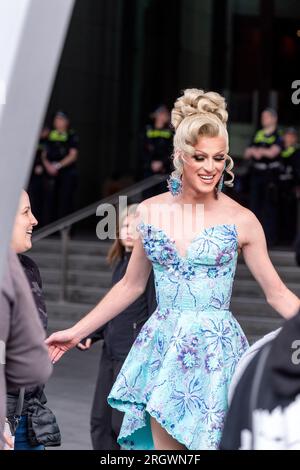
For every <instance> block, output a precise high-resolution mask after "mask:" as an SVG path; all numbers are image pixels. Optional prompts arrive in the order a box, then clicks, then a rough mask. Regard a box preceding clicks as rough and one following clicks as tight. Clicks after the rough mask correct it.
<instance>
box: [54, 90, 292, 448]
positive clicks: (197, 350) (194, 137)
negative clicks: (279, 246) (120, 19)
mask: <svg viewBox="0 0 300 470" xmlns="http://www.w3.org/2000/svg"><path fill="white" fill-rule="evenodd" d="M226 122H227V112H226V104H225V100H224V98H223V97H221V96H220V95H219V94H218V93H213V92H208V93H204V92H203V91H202V90H197V89H188V90H185V92H184V94H183V96H181V97H180V98H178V100H177V101H176V103H175V106H174V109H173V111H172V124H173V126H174V129H175V131H176V132H175V136H174V154H173V163H174V168H175V171H174V172H173V173H172V175H171V178H170V180H169V191H168V192H165V193H163V194H160V195H158V196H155V197H153V198H150V199H147V200H145V201H144V202H143V203H142V204H141V205H140V210H139V220H138V221H137V222H138V223H137V232H138V235H139V236H138V237H137V239H136V241H135V245H134V250H133V253H132V256H131V259H130V262H129V265H128V268H127V271H126V273H125V275H124V277H123V278H122V279H121V281H119V282H118V283H117V284H116V285H115V286H114V287H113V288H112V289H111V290H110V291H109V292H108V294H107V295H106V296H105V297H104V299H102V300H101V302H99V304H98V305H97V306H96V307H95V308H94V309H93V310H92V311H91V312H90V313H89V314H88V315H87V316H85V317H84V318H83V319H82V320H80V321H79V322H78V323H77V324H76V325H74V326H73V327H71V328H70V329H68V330H64V331H61V332H57V333H54V334H53V335H52V336H50V337H49V338H48V340H47V343H48V345H49V351H50V356H51V359H52V360H53V361H54V362H56V361H57V360H59V358H60V357H61V356H62V355H63V354H64V353H65V352H66V351H67V350H69V349H71V348H72V347H73V346H75V345H76V344H77V343H78V342H79V341H80V340H81V339H82V338H84V337H86V336H88V334H90V333H91V332H92V331H94V330H96V329H97V328H99V327H100V326H101V325H103V324H105V323H106V322H107V321H109V320H111V319H112V318H113V317H115V316H116V315H118V313H119V312H121V311H122V310H124V309H125V308H126V307H127V306H128V305H130V304H131V303H132V302H134V301H135V300H136V299H137V298H138V297H139V296H140V295H141V293H142V292H143V291H144V289H145V286H146V284H147V280H148V276H149V274H150V271H151V266H153V269H154V274H155V287H156V297H157V303H158V307H157V309H156V310H155V312H154V313H153V314H152V316H151V317H150V318H149V320H148V321H147V322H146V324H145V325H144V327H143V328H142V330H141V332H140V334H139V336H138V337H137V339H136V341H135V343H134V344H133V346H132V349H131V350H130V352H129V355H128V356H127V359H126V361H125V363H124V365H123V367H122V369H121V371H120V374H119V376H118V377H117V380H116V382H115V384H114V386H113V388H112V390H111V392H110V395H109V397H108V401H109V404H110V405H111V406H113V407H115V408H117V409H119V410H121V411H123V412H124V413H125V417H124V420H123V424H122V428H121V432H120V435H119V443H120V445H121V446H122V447H123V448H125V449H126V448H127V449H164V450H165V449H173V450H176V449H200V450H201V449H216V448H218V446H219V441H220V437H221V432H222V427H223V422H224V417H225V414H226V411H227V392H228V387H229V384H230V381H231V377H232V375H233V372H234V369H235V366H236V364H237V362H238V360H239V358H240V357H241V355H242V354H243V353H244V352H245V350H246V349H247V347H248V344H247V340H246V338H245V335H244V334H243V331H242V330H241V328H240V326H239V324H238V323H237V321H236V320H235V318H234V317H233V315H232V313H231V312H230V310H229V306H230V297H231V291H232V284H233V278H234V274H235V268H236V262H237V256H238V252H240V251H242V252H243V256H244V259H245V262H246V263H247V265H248V267H249V269H250V271H251V272H252V274H253V276H254V277H255V278H256V280H257V282H258V283H259V284H260V286H261V287H262V289H263V291H264V293H265V296H266V299H267V301H268V303H269V304H270V305H271V306H272V307H273V308H274V309H276V310H277V311H278V312H279V313H280V314H281V315H282V316H283V317H285V318H289V317H291V316H293V315H294V314H295V313H296V312H297V311H298V309H299V299H298V298H297V297H296V296H295V295H294V294H293V293H292V292H291V291H289V290H288V289H287V287H286V286H285V285H284V284H283V282H282V281H281V280H280V278H279V276H278V275H277V273H276V271H275V269H274V267H273V265H272V264H271V261H270V259H269V256H268V252H267V248H266V241H265V237H264V233H263V230H262V227H261V225H260V223H259V222H258V220H257V219H256V217H255V216H254V215H253V214H252V213H251V212H250V211H249V210H247V209H245V208H244V207H242V206H241V205H239V204H238V203H236V202H235V201H233V200H232V199H231V198H229V197H228V196H226V195H225V194H223V193H222V192H221V190H222V185H223V181H224V184H225V185H226V184H227V185H231V184H232V182H233V178H234V176H233V173H232V171H231V170H232V167H233V162H232V159H231V158H230V157H229V155H228V134H227V129H226ZM199 207H200V208H202V209H203V212H201V211H198V209H199ZM159 214H160V215H159ZM161 214H162V215H161ZM182 214H184V219H182ZM201 214H202V215H203V217H202V215H201ZM178 221H179V223H178ZM182 221H183V222H182Z"/></svg>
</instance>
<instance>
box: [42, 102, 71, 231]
mask: <svg viewBox="0 0 300 470" xmlns="http://www.w3.org/2000/svg"><path fill="white" fill-rule="evenodd" d="M77 158H78V137H77V135H76V133H75V132H74V130H73V129H71V128H70V121H69V118H68V116H67V114H66V113H65V112H63V111H58V112H57V113H56V114H55V117H54V121H53V129H52V130H51V131H50V132H49V135H48V138H47V141H46V145H45V149H44V151H43V152H42V162H43V166H44V168H45V204H44V224H45V225H46V224H49V223H50V222H53V221H54V220H56V219H60V218H61V217H64V216H66V215H68V214H70V213H71V212H72V211H73V202H74V201H73V200H74V193H75V189H76V185H77V177H78V174H77V166H76V162H77Z"/></svg>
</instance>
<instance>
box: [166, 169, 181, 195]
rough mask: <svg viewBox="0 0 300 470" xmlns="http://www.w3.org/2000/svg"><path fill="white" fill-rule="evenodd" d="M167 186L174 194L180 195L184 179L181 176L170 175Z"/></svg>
mask: <svg viewBox="0 0 300 470" xmlns="http://www.w3.org/2000/svg"><path fill="white" fill-rule="evenodd" d="M167 186H168V190H169V191H170V193H171V194H172V196H178V194H180V193H181V192H182V181H181V178H180V177H179V176H173V174H172V175H170V177H169V178H168V180H167Z"/></svg>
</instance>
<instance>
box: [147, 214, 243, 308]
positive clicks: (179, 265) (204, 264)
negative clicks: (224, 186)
mask: <svg viewBox="0 0 300 470" xmlns="http://www.w3.org/2000/svg"><path fill="white" fill-rule="evenodd" d="M138 230H139V231H140V233H141V235H142V242H143V246H144V249H145V252H146V254H147V257H148V258H149V259H150V261H151V262H152V264H153V270H154V276H155V287H156V297H157V302H158V306H159V308H160V309H161V310H163V309H164V308H166V309H168V308H169V309H170V308H171V309H179V310H185V309H187V310H189V309H196V310H210V311H211V310H228V309H229V304H230V298H231V292H232V285H233V279H234V274H235V270H236V262H237V255H238V239H237V230H236V226H235V225H233V224H220V225H215V226H213V227H208V228H205V229H204V230H203V231H202V232H201V233H200V234H199V235H197V236H196V237H195V238H194V239H193V240H192V241H191V243H190V245H189V246H188V249H187V253H186V256H184V257H182V256H181V255H179V253H178V250H177V248H176V245H175V242H174V241H173V240H171V239H170V238H169V237H168V236H167V234H166V233H165V232H164V231H163V230H162V229H160V228H157V227H155V226H153V225H151V224H146V223H144V222H142V223H140V224H139V226H138Z"/></svg>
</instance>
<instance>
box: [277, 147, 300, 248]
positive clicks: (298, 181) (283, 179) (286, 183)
mask: <svg viewBox="0 0 300 470" xmlns="http://www.w3.org/2000/svg"><path fill="white" fill-rule="evenodd" d="M299 185H300V148H299V146H290V147H287V148H284V149H283V150H282V151H281V154H280V174H279V221H280V224H279V231H280V241H281V242H287V243H291V242H293V241H294V239H295V236H296V228H297V227H296V224H297V200H296V195H295V187H296V186H299Z"/></svg>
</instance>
